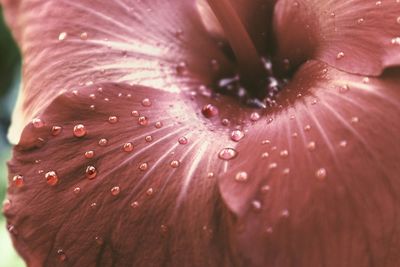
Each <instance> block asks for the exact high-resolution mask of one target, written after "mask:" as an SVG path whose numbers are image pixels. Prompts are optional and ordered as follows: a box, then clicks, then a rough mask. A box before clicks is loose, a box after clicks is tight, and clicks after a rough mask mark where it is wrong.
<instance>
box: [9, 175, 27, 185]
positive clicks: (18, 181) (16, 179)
mask: <svg viewBox="0 0 400 267" xmlns="http://www.w3.org/2000/svg"><path fill="white" fill-rule="evenodd" d="M12 181H13V183H14V185H15V186H16V187H22V186H23V185H24V184H25V181H24V177H23V176H22V175H19V174H18V175H15V176H14V177H13V179H12Z"/></svg>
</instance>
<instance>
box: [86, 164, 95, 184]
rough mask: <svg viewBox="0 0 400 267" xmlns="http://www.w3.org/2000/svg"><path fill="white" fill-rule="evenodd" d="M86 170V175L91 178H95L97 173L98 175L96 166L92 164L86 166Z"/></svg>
mask: <svg viewBox="0 0 400 267" xmlns="http://www.w3.org/2000/svg"><path fill="white" fill-rule="evenodd" d="M85 172H86V177H87V178H88V179H89V180H92V179H94V178H95V177H96V175H97V170H96V167H94V166H91V165H90V166H87V167H86V171H85Z"/></svg>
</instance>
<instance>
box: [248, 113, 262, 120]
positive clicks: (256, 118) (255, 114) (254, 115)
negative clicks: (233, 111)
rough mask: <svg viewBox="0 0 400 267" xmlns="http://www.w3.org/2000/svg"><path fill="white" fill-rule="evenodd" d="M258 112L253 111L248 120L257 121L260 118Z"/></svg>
mask: <svg viewBox="0 0 400 267" xmlns="http://www.w3.org/2000/svg"><path fill="white" fill-rule="evenodd" d="M260 117H261V116H260V114H259V113H258V112H253V113H251V115H250V120H252V121H258V120H259V119H260Z"/></svg>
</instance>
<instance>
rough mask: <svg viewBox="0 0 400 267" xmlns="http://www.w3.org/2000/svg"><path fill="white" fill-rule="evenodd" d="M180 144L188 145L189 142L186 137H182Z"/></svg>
mask: <svg viewBox="0 0 400 267" xmlns="http://www.w3.org/2000/svg"><path fill="white" fill-rule="evenodd" d="M178 142H179V144H181V145H186V144H187V143H188V140H187V138H186V137H185V136H182V137H179V139H178Z"/></svg>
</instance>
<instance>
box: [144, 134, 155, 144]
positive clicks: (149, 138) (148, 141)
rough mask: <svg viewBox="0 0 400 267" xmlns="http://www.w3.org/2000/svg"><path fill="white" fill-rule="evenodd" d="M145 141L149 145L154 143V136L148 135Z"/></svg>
mask: <svg viewBox="0 0 400 267" xmlns="http://www.w3.org/2000/svg"><path fill="white" fill-rule="evenodd" d="M144 140H146V142H147V143H150V142H151V141H153V136H151V135H147V136H146V137H145V138H144Z"/></svg>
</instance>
